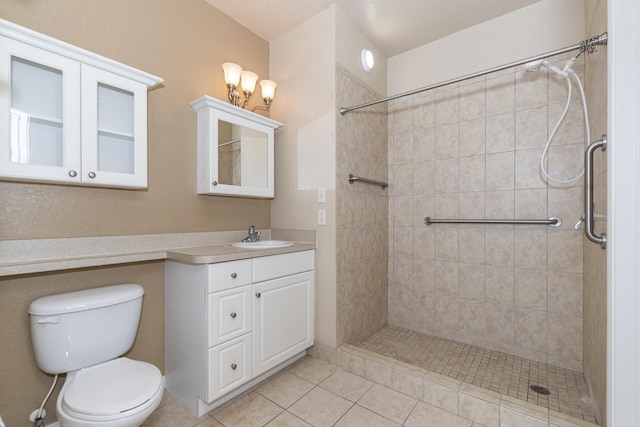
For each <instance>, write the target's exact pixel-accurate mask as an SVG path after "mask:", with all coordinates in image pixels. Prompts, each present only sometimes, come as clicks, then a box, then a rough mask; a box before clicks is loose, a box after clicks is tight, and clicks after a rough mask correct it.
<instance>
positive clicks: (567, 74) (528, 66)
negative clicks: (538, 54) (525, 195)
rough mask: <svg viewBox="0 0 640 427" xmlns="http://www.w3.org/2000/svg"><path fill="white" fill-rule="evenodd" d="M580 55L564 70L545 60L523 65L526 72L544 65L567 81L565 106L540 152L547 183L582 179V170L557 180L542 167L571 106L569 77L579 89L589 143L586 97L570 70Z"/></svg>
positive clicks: (569, 182)
mask: <svg viewBox="0 0 640 427" xmlns="http://www.w3.org/2000/svg"><path fill="white" fill-rule="evenodd" d="M581 53H582V52H578V53H577V54H576V55H575V56H573V57H572V58H571V59H569V61H567V63H566V64H565V66H564V68H563V69H562V70H561V69H559V68H558V67H556V66H554V65H552V64H551V63H550V62H549V61H547V60H546V59H541V60H538V61H533V62H529V63H527V64H525V66H524V67H525V69H526V70H527V71H538V69H540V66H541V65H544V66H545V67H547V68H548V69H549V70H551V71H553V72H554V73H556V75H558V76H561V77H563V78H564V79H565V80H566V81H567V102H566V104H565V106H564V110H563V111H562V114H561V115H560V118H559V119H558V122H557V123H556V125H555V127H554V128H553V130H552V131H551V133H550V134H549V138H548V139H547V143H546V144H545V146H544V150H543V152H542V156H541V157H540V170H541V171H542V174H543V175H544V176H545V178H547V179H548V180H549V181H552V182H555V183H557V184H571V183H572V182H575V181H577V180H579V179H580V178H582V176H583V175H584V169H583V170H582V172H580V174H578V176H576V177H575V178H571V179H559V178H555V177H553V176H551V175H550V174H549V172H548V170H547V169H546V168H545V165H544V163H545V159H546V157H547V154H548V152H549V147H550V146H551V141H553V137H554V136H555V135H556V133H557V132H558V128H560V125H561V124H562V122H563V121H564V119H565V117H566V116H567V112H568V111H569V107H570V106H571V94H572V85H571V79H570V76H573V78H574V80H575V81H576V83H577V84H578V88H579V89H580V96H581V99H582V110H583V112H584V124H585V133H586V137H587V139H586V140H587V141H589V142H590V141H591V131H590V129H589V128H590V126H589V112H588V110H587V100H586V96H585V93H584V88H583V87H582V82H581V81H580V77H578V75H577V74H576V72H575V71H574V70H573V68H571V67H572V66H573V64H574V63H575V62H576V60H577V59H578V57H579V56H580V54H581Z"/></svg>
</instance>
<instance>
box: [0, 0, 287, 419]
mask: <svg viewBox="0 0 640 427" xmlns="http://www.w3.org/2000/svg"><path fill="white" fill-rule="evenodd" d="M0 17H1V18H3V19H7V20H9V21H12V22H15V23H17V24H20V25H23V26H25V27H28V28H31V29H33V30H36V31H39V32H41V33H44V34H47V35H49V36H52V37H56V38H59V39H61V40H63V41H66V42H69V43H72V44H75V45H77V46H79V47H81V48H84V49H88V50H90V51H93V52H96V53H98V54H100V55H104V56H106V57H108V58H111V59H114V60H117V61H120V62H123V63H125V64H127V65H130V66H133V67H136V68H139V69H141V70H143V71H146V72H149V73H152V74H155V75H158V76H160V77H162V78H164V80H165V83H164V84H163V85H162V86H160V87H158V88H156V89H154V90H152V91H151V92H149V95H148V101H149V114H148V129H149V141H148V142H149V188H148V190H143V191H130V190H116V189H101V188H84V187H71V186H58V185H40V184H25V183H13V182H0V206H1V208H0V209H1V219H2V220H1V221H0V239H33V238H50V237H79V236H102V235H128V234H150V233H154V234H155V233H175V232H194V231H216V230H238V229H244V228H246V227H248V226H249V225H251V224H255V225H256V226H257V227H258V228H270V225H271V224H270V205H271V202H270V201H268V200H253V199H238V198H224V197H206V196H198V195H196V192H195V191H196V183H195V177H196V175H195V167H196V141H195V137H196V115H195V112H194V111H193V110H192V109H191V107H190V106H189V105H188V103H189V101H191V100H193V99H195V98H197V97H199V96H201V95H203V94H208V95H212V96H214V97H216V98H219V99H225V96H226V93H225V92H226V88H225V86H224V80H223V75H222V70H221V68H220V65H221V64H222V62H225V61H233V62H237V63H239V64H241V65H242V66H244V67H245V68H247V69H250V70H253V71H255V72H257V73H258V74H259V75H260V76H261V77H263V78H267V77H269V66H268V61H269V46H268V44H267V43H266V42H265V41H264V40H262V39H260V38H259V37H257V36H256V35H255V34H253V33H251V32H250V31H249V30H247V29H246V28H243V27H241V26H240V25H239V24H237V23H236V22H235V21H233V20H231V19H230V18H228V17H226V16H225V15H223V14H222V13H220V12H219V11H218V10H217V9H215V8H213V7H212V6H210V5H208V4H207V3H206V2H204V1H202V0H185V1H180V2H176V1H173V0H136V1H134V2H132V1H128V0H110V1H108V2H97V1H84V0H52V1H28V2H26V1H22V0H4V1H2V2H0ZM255 102H257V101H254V102H252V103H255ZM274 117H275V116H274ZM276 191H277V190H276ZM163 277H164V274H163V265H162V263H143V264H136V265H126V266H121V267H110V268H96V269H87V270H77V271H70V272H64V273H58V274H43V275H28V276H19V277H9V278H5V279H2V280H0V340H1V341H2V346H0V360H2V361H3V363H2V368H0V378H1V383H2V386H1V387H0V414H2V417H3V419H4V421H5V422H6V423H7V425H10V426H12V427H13V426H16V427H19V426H30V425H32V424H31V423H29V421H28V416H29V414H30V413H31V411H33V410H34V409H36V408H37V407H38V406H39V405H40V403H41V402H42V399H43V398H44V396H45V394H46V392H47V390H48V387H50V384H51V380H52V377H50V376H47V375H45V374H44V373H42V372H41V371H40V370H39V369H38V368H37V366H36V364H35V360H34V357H33V352H32V350H31V343H30V341H29V340H30V336H29V332H28V315H27V307H28V305H29V303H30V302H31V301H32V300H33V299H35V298H37V297H39V296H43V295H49V294H53V293H59V292H65V291H69V290H77V289H83V288H91V287H96V286H99V285H104V284H113V283H124V282H134V283H140V284H142V285H143V286H144V287H145V292H146V294H145V299H144V305H143V313H142V323H141V326H140V329H139V331H138V336H137V339H136V343H135V345H134V347H133V349H132V350H131V352H130V356H131V357H132V358H136V359H140V360H147V361H149V362H152V363H154V364H156V365H157V366H158V367H160V368H161V369H162V368H163V345H164V339H163V333H164V332H163V331H164V328H163V306H164V297H163ZM58 389H59V387H58ZM56 398H57V393H56V394H54V395H53V396H52V397H51V399H50V400H49V404H48V405H47V410H48V412H49V414H51V415H48V416H47V419H46V422H47V423H50V422H52V421H53V419H55V415H54V414H55V409H54V406H53V405H54V404H55V400H56Z"/></svg>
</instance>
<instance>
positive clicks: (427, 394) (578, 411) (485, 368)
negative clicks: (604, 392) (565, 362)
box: [340, 325, 596, 425]
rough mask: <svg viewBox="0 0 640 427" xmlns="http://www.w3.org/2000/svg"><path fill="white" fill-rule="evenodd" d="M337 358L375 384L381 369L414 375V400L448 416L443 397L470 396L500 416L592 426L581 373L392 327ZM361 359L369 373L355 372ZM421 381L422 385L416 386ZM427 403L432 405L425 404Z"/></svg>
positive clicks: (587, 397) (377, 333) (348, 368)
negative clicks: (515, 413) (513, 413)
mask: <svg viewBox="0 0 640 427" xmlns="http://www.w3.org/2000/svg"><path fill="white" fill-rule="evenodd" d="M340 353H341V354H340V364H341V365H342V367H343V368H345V369H347V370H350V371H352V372H353V373H356V374H359V375H362V376H365V377H367V378H369V379H373V380H374V382H375V378H370V377H371V376H373V375H375V373H374V371H376V370H377V371H378V373H381V372H384V371H385V368H389V369H388V371H389V373H390V374H391V372H395V371H398V373H400V372H402V375H403V376H404V375H406V374H411V375H413V378H414V384H416V385H417V384H418V382H420V383H421V384H419V385H420V386H421V387H422V386H424V390H423V391H422V393H421V394H422V396H416V397H418V398H422V399H423V400H425V401H427V402H428V403H432V404H435V405H436V406H440V407H442V409H445V410H448V411H449V412H455V411H456V410H457V407H458V404H457V403H456V405H455V407H454V408H452V407H451V403H450V402H449V403H447V399H445V397H444V396H449V397H451V396H452V395H453V393H454V392H459V393H463V394H464V393H471V394H472V395H483V396H484V398H485V400H486V401H488V402H490V403H493V404H494V405H497V407H499V411H500V413H501V412H502V411H503V407H506V408H507V409H506V410H511V409H512V407H516V408H520V407H526V408H528V410H529V413H528V416H530V417H534V418H538V419H540V420H542V421H545V420H546V421H548V422H549V423H550V424H551V423H552V422H553V421H554V420H558V421H559V420H564V422H565V423H566V424H560V422H558V424H559V425H572V424H571V421H574V422H576V424H575V425H578V424H577V422H578V421H580V424H579V425H590V424H591V425H596V420H595V416H594V413H593V408H592V406H591V399H590V397H589V392H588V390H587V385H586V383H585V380H584V375H583V374H582V373H581V372H576V371H572V370H570V369H565V368H561V367H558V366H553V365H549V364H546V363H540V362H535V361H533V360H528V359H525V358H522V357H518V356H513V355H510V354H506V353H502V352H499V351H495V350H489V349H486V348H482V347H478V346H475V345H470V344H465V343H461V342H456V341H451V340H448V339H444V338H439V337H436V336H432V335H427V334H423V333H420V332H417V331H412V330H409V329H404V328H399V327H396V326H391V325H387V326H385V327H384V328H383V329H381V330H380V331H378V332H376V333H375V334H374V335H373V336H371V337H370V338H369V339H367V340H366V341H365V342H363V343H362V344H360V345H359V346H357V347H355V346H352V345H348V344H347V345H344V346H342V347H341V348H340ZM360 358H362V359H363V360H362V368H364V367H365V366H367V367H369V369H368V370H365V369H360V365H361V363H360ZM360 371H361V372H360ZM420 378H422V380H423V384H422V381H417V379H420ZM390 385H393V384H390ZM531 386H534V387H531ZM394 388H395V387H394ZM532 388H533V389H537V390H542V389H544V390H548V392H549V394H541V393H537V392H535V391H533V390H532ZM417 389H418V387H417V386H416V387H413V388H411V387H410V390H408V391H406V394H420V393H419V392H418V391H417ZM399 391H401V390H399ZM483 392H484V393H483ZM447 393H448V394H447ZM456 396H458V395H456ZM430 399H432V400H434V402H429V400H430ZM456 402H457V400H456ZM525 402H526V403H525ZM447 405H448V406H449V407H443V406H447ZM460 405H462V403H460ZM534 405H535V406H534ZM460 409H462V408H460ZM496 409H497V408H496ZM516 410H518V409H516ZM525 412H527V411H525ZM554 424H555V423H554Z"/></svg>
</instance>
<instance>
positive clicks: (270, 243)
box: [231, 240, 293, 249]
mask: <svg viewBox="0 0 640 427" xmlns="http://www.w3.org/2000/svg"><path fill="white" fill-rule="evenodd" d="M291 245H293V242H290V241H288V240H260V241H258V242H237V243H232V244H231V246H233V247H236V248H245V249H270V248H286V247H287V246H291Z"/></svg>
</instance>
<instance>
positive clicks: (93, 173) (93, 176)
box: [88, 171, 96, 179]
mask: <svg viewBox="0 0 640 427" xmlns="http://www.w3.org/2000/svg"><path fill="white" fill-rule="evenodd" d="M88 175H89V178H91V179H93V178H95V177H96V173H95V172H93V171H91V172H89V174H88Z"/></svg>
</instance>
